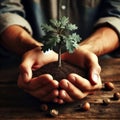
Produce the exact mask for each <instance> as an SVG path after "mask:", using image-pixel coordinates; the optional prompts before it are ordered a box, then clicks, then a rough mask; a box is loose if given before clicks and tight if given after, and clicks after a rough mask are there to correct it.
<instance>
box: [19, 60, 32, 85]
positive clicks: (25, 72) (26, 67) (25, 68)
mask: <svg viewBox="0 0 120 120" xmlns="http://www.w3.org/2000/svg"><path fill="white" fill-rule="evenodd" d="M19 68H20V76H21V78H22V80H23V81H24V82H26V83H28V82H29V81H30V79H31V78H32V64H31V63H30V61H27V60H25V61H24V60H23V62H22V63H21V65H20V67H19Z"/></svg>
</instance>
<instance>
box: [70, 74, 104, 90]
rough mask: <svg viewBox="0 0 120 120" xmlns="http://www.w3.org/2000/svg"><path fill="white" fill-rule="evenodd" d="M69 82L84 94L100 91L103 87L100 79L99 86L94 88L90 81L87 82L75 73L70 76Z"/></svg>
mask: <svg viewBox="0 0 120 120" xmlns="http://www.w3.org/2000/svg"><path fill="white" fill-rule="evenodd" d="M68 80H69V81H70V82H71V83H72V84H73V85H75V86H76V87H77V88H79V89H80V90H81V91H83V92H91V91H95V90H98V89H100V88H101V86H102V84H101V79H100V78H99V80H98V84H96V85H94V86H93V85H91V83H90V82H89V80H87V79H85V78H83V77H81V76H79V75H77V74H74V73H72V74H69V76H68Z"/></svg>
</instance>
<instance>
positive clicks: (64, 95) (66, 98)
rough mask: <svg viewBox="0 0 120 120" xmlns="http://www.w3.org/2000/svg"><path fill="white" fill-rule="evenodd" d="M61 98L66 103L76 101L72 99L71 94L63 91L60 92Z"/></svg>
mask: <svg viewBox="0 0 120 120" xmlns="http://www.w3.org/2000/svg"><path fill="white" fill-rule="evenodd" d="M59 98H61V99H62V100H64V101H65V102H73V101H74V99H73V98H72V97H70V96H69V94H68V93H67V92H66V91H65V90H63V89H62V90H60V93H59Z"/></svg>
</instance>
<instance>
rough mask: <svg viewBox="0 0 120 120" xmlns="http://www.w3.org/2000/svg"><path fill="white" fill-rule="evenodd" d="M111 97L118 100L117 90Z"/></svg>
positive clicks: (119, 94)
mask: <svg viewBox="0 0 120 120" xmlns="http://www.w3.org/2000/svg"><path fill="white" fill-rule="evenodd" d="M113 98H114V100H119V99H120V93H119V92H116V93H114V95H113Z"/></svg>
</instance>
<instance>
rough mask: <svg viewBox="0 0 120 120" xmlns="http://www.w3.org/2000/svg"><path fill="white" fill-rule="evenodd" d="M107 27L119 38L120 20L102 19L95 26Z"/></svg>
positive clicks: (112, 18) (114, 18)
mask: <svg viewBox="0 0 120 120" xmlns="http://www.w3.org/2000/svg"><path fill="white" fill-rule="evenodd" d="M100 26H109V27H111V28H112V29H114V30H115V31H116V33H117V34H118V37H119V38H120V18H116V17H104V18H100V19H99V20H98V21H97V23H96V24H95V28H96V27H100Z"/></svg>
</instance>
